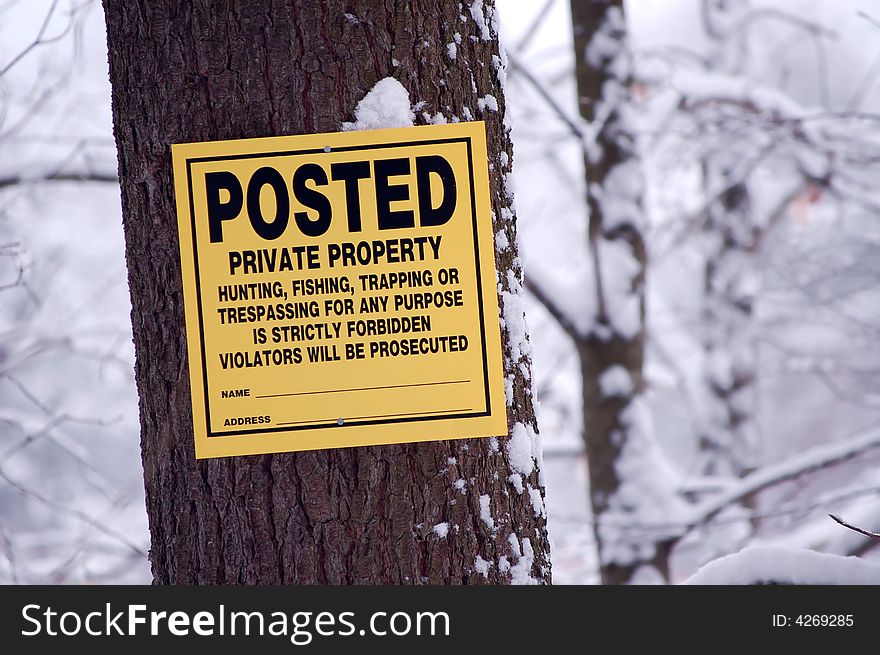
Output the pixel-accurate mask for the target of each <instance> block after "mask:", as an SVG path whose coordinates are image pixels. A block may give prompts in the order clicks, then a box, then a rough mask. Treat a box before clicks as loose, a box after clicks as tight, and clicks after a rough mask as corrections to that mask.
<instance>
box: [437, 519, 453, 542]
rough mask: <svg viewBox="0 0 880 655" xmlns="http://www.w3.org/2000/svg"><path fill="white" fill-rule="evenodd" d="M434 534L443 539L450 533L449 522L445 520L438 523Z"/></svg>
mask: <svg viewBox="0 0 880 655" xmlns="http://www.w3.org/2000/svg"><path fill="white" fill-rule="evenodd" d="M434 534H436V535H437V536H438V537H440V538H441V539H443V538H444V537H445V536H446V535H447V534H449V523H446V522H445V521H444V522H443V523H438V524H437V525H435V526H434Z"/></svg>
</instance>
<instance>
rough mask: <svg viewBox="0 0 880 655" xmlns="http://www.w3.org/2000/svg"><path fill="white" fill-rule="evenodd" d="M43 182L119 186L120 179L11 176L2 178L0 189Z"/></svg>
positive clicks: (79, 175)
mask: <svg viewBox="0 0 880 655" xmlns="http://www.w3.org/2000/svg"><path fill="white" fill-rule="evenodd" d="M42 182H101V183H110V184H119V178H118V177H116V176H115V175H108V174H106V173H49V174H48V175H43V176H42V177H22V176H10V177H0V189H3V188H6V187H12V186H19V185H24V184H39V183H42Z"/></svg>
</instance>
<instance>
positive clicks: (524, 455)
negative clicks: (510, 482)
mask: <svg viewBox="0 0 880 655" xmlns="http://www.w3.org/2000/svg"><path fill="white" fill-rule="evenodd" d="M534 437H535V431H534V430H533V429H532V427H531V426H530V425H526V424H524V423H517V424H516V425H514V426H513V429H512V430H511V431H510V438H509V439H508V440H507V459H508V461H509V462H510V468H512V469H513V470H514V471H515V472H517V473H519V474H521V475H531V474H532V471H534V470H535V460H534V458H533V457H532V442H533V440H534Z"/></svg>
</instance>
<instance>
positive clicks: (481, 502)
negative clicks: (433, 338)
mask: <svg viewBox="0 0 880 655" xmlns="http://www.w3.org/2000/svg"><path fill="white" fill-rule="evenodd" d="M104 6H105V13H106V19H107V32H108V43H109V53H110V55H109V56H110V78H111V83H112V87H113V119H114V125H115V134H116V141H117V146H118V150H119V174H120V179H121V184H122V204H123V217H124V225H125V236H126V257H127V262H128V270H129V283H130V287H131V298H132V305H133V309H132V323H133V328H134V341H135V349H136V355H137V363H136V377H137V384H138V392H139V395H140V413H141V446H142V454H143V465H144V479H145V484H146V492H147V494H146V495H147V510H148V513H149V523H150V532H151V537H152V549H151V552H150V558H151V563H152V570H153V576H154V578H155V581H156V582H157V583H160V584H168V583H183V584H203V583H260V584H264V583H329V584H356V583H376V584H387V583H394V584H422V583H434V584H438V583H448V584H465V583H475V584H480V583H509V582H511V581H513V582H540V583H549V581H550V563H549V559H548V557H549V546H548V540H547V534H546V520H545V512H544V509H543V500H542V499H543V485H542V484H541V481H540V479H539V468H538V467H539V462H536V461H534V460H535V459H537V460H540V448H539V444H538V439H537V436H535V419H534V408H533V405H532V396H531V390H530V382H529V370H530V362H529V359H528V357H529V355H528V347H527V342H525V341H522V340H520V339H519V337H518V335H520V334H521V330H520V329H519V326H513V325H511V324H510V321H512V320H513V321H520V320H521V319H522V311H521V307H522V301H521V298H520V296H521V285H520V280H521V273H522V272H521V270H520V267H519V263H518V262H519V260H518V258H517V248H516V238H515V236H516V235H515V231H516V226H515V218H514V215H513V213H512V202H513V200H512V196H511V195H510V194H509V192H508V191H507V190H506V189H507V185H506V184H505V182H506V176H507V175H508V173H509V171H510V161H511V158H510V155H511V144H510V139H509V134H508V129H507V127H506V126H505V124H504V120H503V116H504V98H503V91H502V84H501V83H502V80H503V65H502V60H501V58H499V46H498V40H497V30H496V28H495V25H496V22H495V21H494V20H493V17H494V6H493V3H492V2H483V3H477V6H476V7H474V8H471V7H469V5H468V4H464V5H461V6H460V5H459V3H458V2H453V1H452V0H430V1H429V0H421V1H419V2H414V1H413V2H410V1H404V0H299V1H296V2H282V1H281V0H275V1H272V0H239V1H237V2H223V3H221V2H217V1H215V0H193V1H192V2H179V0H150V1H147V0H140V1H138V2H134V1H123V0H104ZM457 33H458V35H460V36H458V38H456V37H457ZM450 43H455V44H456V48H455V50H456V56H455V58H453V57H452V56H451V54H450V50H452V49H451V48H449V47H448V46H447V44H450ZM387 76H393V77H395V78H397V79H398V80H399V81H400V82H401V83H402V84H403V85H404V86H405V87H406V88H407V89H408V90H409V92H410V97H411V99H412V101H413V102H415V103H417V105H418V111H417V114H418V115H419V117H420V120H422V122H426V121H427V120H429V119H433V120H435V121H436V120H438V117H437V113H440V112H442V114H443V116H444V117H445V118H447V119H449V120H452V119H453V117H462V118H467V117H469V116H471V115H473V116H474V117H475V118H476V119H483V120H485V121H486V124H487V133H488V140H489V157H490V166H491V174H492V184H491V199H492V207H493V216H494V221H495V224H494V230H495V232H496V234H497V233H499V232H500V233H503V234H504V235H505V236H506V238H501V239H499V240H498V242H499V244H503V245H504V247H503V248H501V247H499V249H498V250H497V252H496V264H497V268H498V271H499V274H500V275H499V279H500V283H501V286H500V287H499V293H500V300H501V302H502V308H503V309H502V315H503V316H504V317H505V319H506V320H507V321H506V324H505V326H506V327H505V329H503V330H502V338H503V341H504V344H505V369H506V373H507V376H508V380H509V383H508V385H507V386H508V419H509V425H510V427H511V430H513V432H514V434H517V433H518V434H519V435H523V434H525V438H526V440H527V441H530V445H531V446H532V458H533V459H529V460H528V461H529V463H530V464H531V466H529V465H524V464H523V459H522V457H521V456H520V457H517V456H516V455H519V454H520V453H521V450H518V451H517V452H516V453H514V457H511V456H510V455H509V453H508V448H507V447H506V444H505V443H503V442H502V443H501V445H499V440H497V439H494V438H493V439H470V440H460V441H442V442H441V441H437V442H429V443H420V444H402V445H389V446H381V447H364V448H349V449H336V450H324V451H314V452H303V453H286V454H280V455H264V456H248V457H232V458H222V459H214V460H200V461H196V460H195V459H194V452H193V434H192V417H191V408H190V390H189V378H188V374H187V351H186V342H185V335H184V319H183V299H182V289H181V273H180V262H179V254H178V242H177V230H176V216H175V203H174V192H173V186H172V177H171V149H170V145H171V144H172V143H176V142H191V141H210V140H218V139H239V138H246V137H262V136H272V135H283V134H303V133H317V132H336V131H339V129H340V126H341V124H342V122H343V121H349V120H352V119H353V117H354V116H353V111H354V108H355V105H356V104H357V102H358V100H359V99H360V98H361V97H362V96H363V95H364V94H365V92H366V91H368V90H369V89H370V88H371V87H372V86H373V85H374V84H375V83H376V82H377V81H378V80H380V79H382V78H384V77H387ZM487 94H491V95H492V96H494V98H496V99H497V111H496V109H495V103H492V102H486V100H485V97H486V95H487ZM479 98H483V99H484V100H483V102H478V99H479ZM505 305H506V306H505ZM508 328H511V329H510V333H509V332H508ZM513 328H515V329H513ZM511 336H513V337H514V339H513V340H511ZM500 436H501V435H500ZM503 436H505V437H506V435H503ZM505 441H506V439H505ZM521 443H522V441H521V440H520V445H521ZM459 480H461V481H463V483H462V482H459V483H458V484H454V483H456V481H459ZM487 511H488V512H489V513H490V514H487ZM441 523H448V524H449V530H448V533H446V534H445V535H444V536H440V535H441V534H442V533H443V531H442V530H439V531H434V529H433V528H434V526H435V525H438V524H441Z"/></svg>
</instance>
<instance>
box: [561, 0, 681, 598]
mask: <svg viewBox="0 0 880 655" xmlns="http://www.w3.org/2000/svg"><path fill="white" fill-rule="evenodd" d="M571 12H572V26H573V30H574V50H575V75H576V80H577V91H578V106H579V109H580V113H581V116H583V118H584V119H585V120H586V121H588V122H589V123H590V124H592V126H593V129H594V130H595V132H594V133H593V137H594V139H595V143H594V144H593V147H592V148H591V149H589V151H588V152H587V154H586V157H585V162H584V166H585V169H586V187H587V208H588V210H589V221H590V224H589V239H590V244H589V246H590V254H591V257H592V262H593V269H594V279H595V283H596V287H595V289H591V290H589V291H588V292H589V293H593V294H595V307H596V310H595V318H594V321H593V323H592V325H591V327H590V331H589V332H588V333H587V334H585V335H582V336H580V337H579V338H578V339H577V350H578V355H579V358H580V363H581V372H582V378H583V405H582V407H583V424H584V428H583V438H584V443H585V448H586V453H587V460H588V465H589V473H590V501H591V505H592V509H593V517H594V521H595V526H596V527H595V535H596V543H597V549H598V557H599V572H600V575H601V579H602V582H604V583H606V584H622V583H627V582H631V581H633V580H634V578H635V576H636V574H637V572H638V571H639V570H640V569H641V568H642V567H644V566H650V567H652V568H653V569H654V570H655V571H656V572H658V573H659V574H660V576H661V577H663V578H666V577H668V561H667V560H668V556H669V551H670V549H671V543H670V542H666V541H663V540H660V541H658V542H654V541H653V540H652V539H651V538H649V537H646V536H645V535H644V534H641V535H637V534H630V533H629V532H630V530H635V531H636V532H637V531H638V530H639V527H638V525H639V524H640V523H641V524H644V522H645V521H646V520H650V519H656V516H652V517H647V516H644V512H642V511H641V510H640V506H641V505H642V503H644V502H645V501H648V502H654V500H655V499H652V498H648V496H649V495H651V494H652V493H653V491H656V492H657V493H658V494H662V493H663V492H664V491H665V490H662V489H656V490H655V489H653V480H652V478H651V476H652V475H653V473H652V471H651V469H652V467H653V466H654V465H652V464H651V463H650V461H649V458H650V457H651V456H652V455H653V453H652V451H651V448H650V443H649V442H650V437H649V435H648V434H646V433H645V430H644V427H645V426H644V422H643V419H642V417H643V416H644V413H645V408H644V407H643V406H640V405H641V404H642V403H643V402H644V399H643V396H644V392H645V381H644V376H643V365H644V359H645V338H646V329H645V270H646V267H647V252H646V249H645V242H644V238H643V228H644V217H643V212H642V200H643V198H642V194H643V188H644V181H643V172H642V170H641V163H640V159H639V154H638V152H637V144H636V134H635V131H634V129H633V126H632V122H631V120H630V119H631V112H632V107H631V105H632V83H633V78H632V62H631V55H630V52H629V46H628V43H627V31H626V25H625V22H624V13H623V0H571ZM627 112H630V115H628V114H627ZM634 476H638V477H641V479H630V478H633V477H634ZM633 486H634V487H635V489H634V490H633V488H632V487H633Z"/></svg>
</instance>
